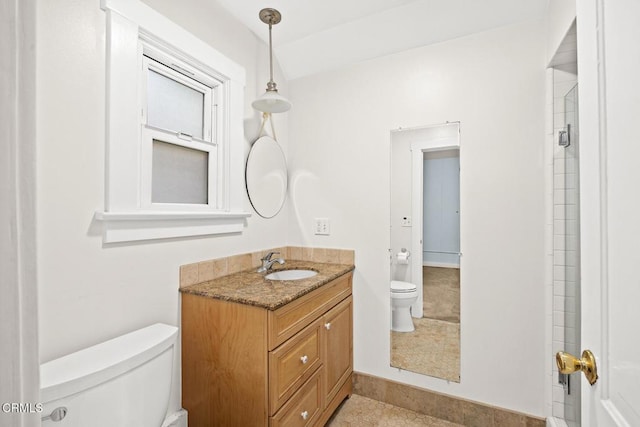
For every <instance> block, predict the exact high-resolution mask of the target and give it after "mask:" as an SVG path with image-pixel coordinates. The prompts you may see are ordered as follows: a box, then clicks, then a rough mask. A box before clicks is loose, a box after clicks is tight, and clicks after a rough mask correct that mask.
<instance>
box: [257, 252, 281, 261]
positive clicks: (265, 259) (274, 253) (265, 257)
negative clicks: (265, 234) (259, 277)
mask: <svg viewBox="0 0 640 427" xmlns="http://www.w3.org/2000/svg"><path fill="white" fill-rule="evenodd" d="M276 254H277V255H280V252H275V251H274V252H269V253H268V254H266V255H265V256H264V258H262V259H261V261H271V257H272V256H274V255H276Z"/></svg>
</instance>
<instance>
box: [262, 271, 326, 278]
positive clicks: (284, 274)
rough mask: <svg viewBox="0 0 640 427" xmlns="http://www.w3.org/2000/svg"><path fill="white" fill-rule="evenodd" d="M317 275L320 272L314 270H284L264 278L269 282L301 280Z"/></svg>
mask: <svg viewBox="0 0 640 427" xmlns="http://www.w3.org/2000/svg"><path fill="white" fill-rule="evenodd" d="M316 274H318V272H317V271H313V270H282V271H274V272H273V273H269V274H267V275H266V276H264V277H265V279H267V280H300V279H307V278H309V277H313V276H315V275H316Z"/></svg>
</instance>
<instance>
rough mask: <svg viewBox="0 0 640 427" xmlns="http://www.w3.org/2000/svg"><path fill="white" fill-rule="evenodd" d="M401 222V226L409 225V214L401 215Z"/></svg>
mask: <svg viewBox="0 0 640 427" xmlns="http://www.w3.org/2000/svg"><path fill="white" fill-rule="evenodd" d="M401 223H402V226H403V227H411V217H410V216H403V217H402V222H401Z"/></svg>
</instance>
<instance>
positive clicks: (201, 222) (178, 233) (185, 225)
mask: <svg viewBox="0 0 640 427" xmlns="http://www.w3.org/2000/svg"><path fill="white" fill-rule="evenodd" d="M250 216H251V214H250V213H247V212H96V213H95V216H94V218H95V220H97V221H100V222H102V223H103V233H102V241H103V243H119V242H135V241H140V240H155V239H169V238H177V237H178V238H179V237H192V236H205V235H212V234H228V233H240V232H242V229H243V227H244V222H245V218H248V217H250Z"/></svg>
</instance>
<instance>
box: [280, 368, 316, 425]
mask: <svg viewBox="0 0 640 427" xmlns="http://www.w3.org/2000/svg"><path fill="white" fill-rule="evenodd" d="M321 371H322V368H321V369H318V370H317V371H316V373H315V374H313V376H312V377H311V378H309V380H308V381H307V382H306V383H305V384H304V385H303V386H302V387H301V388H300V390H298V392H297V393H296V394H294V395H293V397H292V398H291V399H289V401H288V402H287V403H286V404H285V405H284V406H283V407H282V409H280V411H278V412H277V413H276V414H275V415H274V416H273V417H271V418H270V420H269V426H270V427H303V426H312V425H314V424H315V423H316V421H317V420H318V418H319V417H320V414H321V412H322V409H323V405H324V403H323V401H322V381H320V378H321V377H320V373H321Z"/></svg>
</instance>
